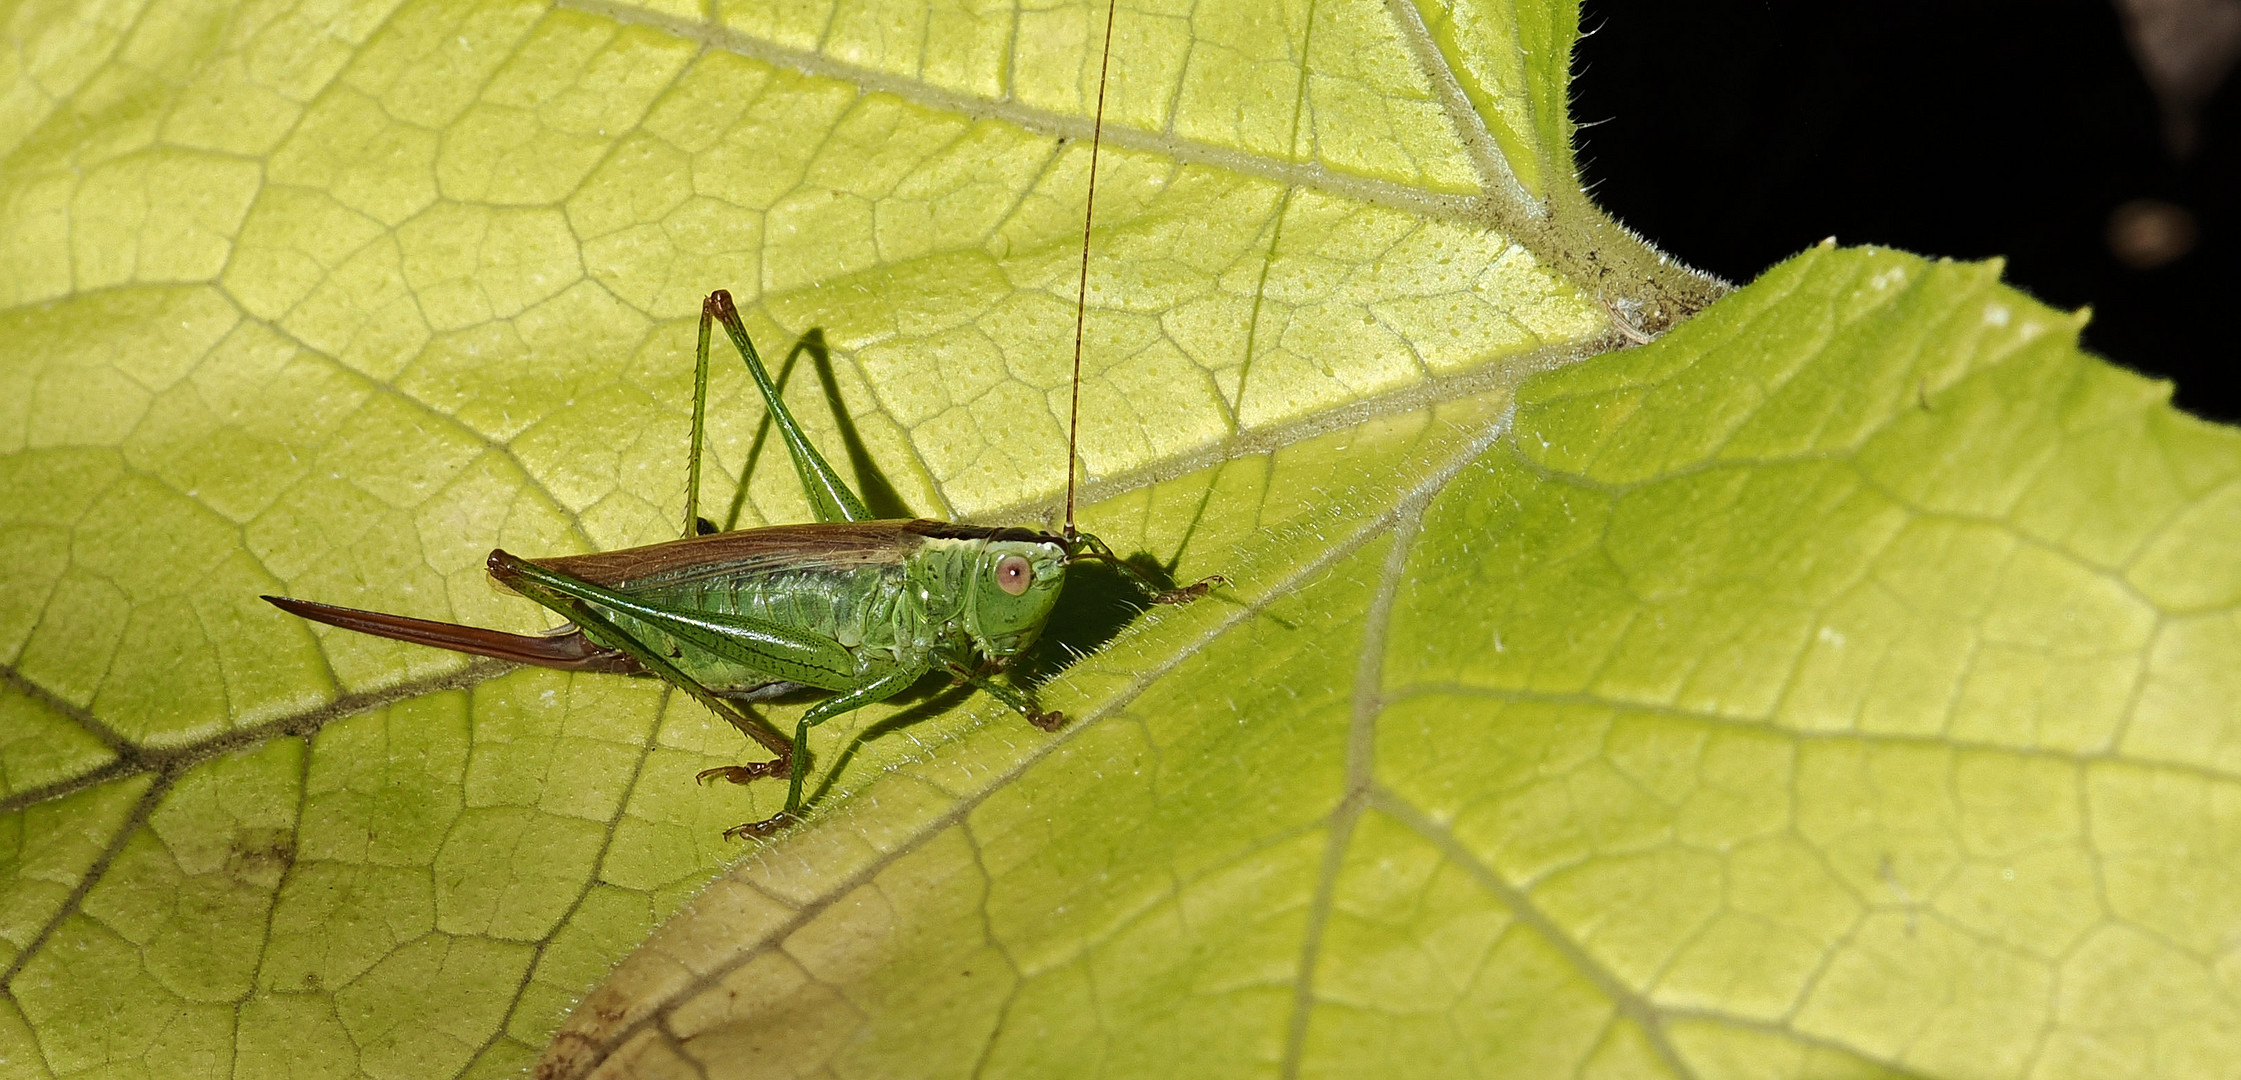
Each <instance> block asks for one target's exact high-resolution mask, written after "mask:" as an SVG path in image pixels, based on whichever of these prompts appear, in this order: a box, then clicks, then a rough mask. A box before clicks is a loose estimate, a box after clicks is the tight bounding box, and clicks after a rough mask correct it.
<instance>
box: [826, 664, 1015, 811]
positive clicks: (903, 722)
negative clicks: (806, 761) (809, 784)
mask: <svg viewBox="0 0 2241 1080" xmlns="http://www.w3.org/2000/svg"><path fill="white" fill-rule="evenodd" d="M930 687H931V688H936V689H933V690H929V689H928V688H930ZM972 695H973V688H972V687H970V686H952V685H950V684H949V683H948V682H947V680H945V679H944V678H942V677H941V676H938V675H929V676H927V677H926V678H924V679H920V680H919V681H918V685H916V686H913V687H911V688H910V689H908V690H905V691H903V692H902V693H901V694H899V695H897V696H896V698H895V699H890V700H898V699H900V700H907V699H911V698H917V699H918V700H917V701H916V703H915V704H913V705H911V706H910V707H909V708H907V709H904V710H902V711H900V712H897V713H895V714H894V715H892V716H889V717H888V718H886V719H885V720H881V721H880V722H878V723H876V724H872V725H870V726H869V727H866V728H864V729H863V730H862V731H859V732H857V733H856V734H855V735H854V736H853V737H851V738H850V739H849V740H848V743H847V745H845V746H843V747H841V749H840V753H839V754H838V755H836V756H834V758H833V763H832V765H831V766H830V767H828V768H826V769H825V770H824V773H825V776H824V779H822V780H819V781H818V782H817V786H816V787H815V788H814V789H812V790H811V791H810V793H809V797H808V798H807V799H805V800H803V802H802V805H804V806H815V805H817V804H818V803H821V802H823V801H825V795H826V793H827V792H830V791H831V790H832V788H833V784H835V783H836V782H838V781H839V780H840V776H841V774H842V773H844V772H847V771H848V765H849V763H850V762H852V761H854V760H856V755H857V754H859V753H861V752H863V749H864V747H865V746H867V745H869V744H870V743H872V742H873V741H875V740H878V739H883V738H886V737H887V736H889V735H892V734H894V733H895V732H898V731H901V730H903V729H904V728H907V727H910V726H911V725H913V724H917V723H920V722H921V721H925V720H929V719H932V718H934V717H936V716H940V715H941V714H943V713H945V712H948V711H949V710H951V709H954V708H956V707H957V706H959V705H961V704H963V703H964V701H965V699H966V698H969V697H971V696H972Z"/></svg>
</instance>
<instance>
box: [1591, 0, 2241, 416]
mask: <svg viewBox="0 0 2241 1080" xmlns="http://www.w3.org/2000/svg"><path fill="white" fill-rule="evenodd" d="M1581 27H1582V28H1583V30H1584V31H1586V36H1585V37H1584V39H1583V40H1582V41H1581V42H1580V45H1579V48H1578V51H1577V53H1576V56H1575V62H1574V70H1575V72H1576V73H1577V78H1576V79H1575V81H1574V83H1573V107H1572V115H1573V117H1574V118H1575V119H1576V120H1578V121H1579V123H1580V124H1581V127H1582V130H1581V132H1580V136H1581V148H1580V161H1581V166H1582V170H1583V172H1584V173H1585V174H1586V178H1587V180H1588V182H1589V185H1590V186H1589V190H1590V191H1591V192H1593V194H1594V196H1595V198H1596V200H1597V201H1598V202H1599V203H1600V204H1601V205H1602V206H1604V207H1605V208H1607V209H1608V210H1609V211H1610V212H1611V213H1612V214H1613V215H1615V216H1616V217H1617V218H1618V219H1619V220H1620V221H1622V222H1625V223H1626V224H1627V225H1628V226H1630V227H1632V228H1634V229H1635V230H1636V231H1638V232H1640V233H1642V234H1643V235H1644V236H1646V237H1648V238H1649V239H1650V240H1651V241H1652V242H1654V243H1656V244H1657V245H1658V246H1659V247H1661V248H1663V249H1664V250H1666V251H1667V252H1669V253H1671V254H1673V255H1674V256H1675V257H1677V258H1679V259H1681V260H1682V261H1683V262H1686V263H1688V264H1690V265H1692V266H1696V267H1699V268H1701V269H1704V270H1708V271H1710V272H1712V273H1715V274H1718V275H1720V276H1722V277H1725V278H1727V279H1729V280H1731V281H1734V282H1736V283H1738V284H1740V283H1743V282H1747V281H1749V280H1751V279H1752V278H1753V277H1756V276H1757V275H1758V273H1759V272H1760V271H1762V270H1764V269H1765V268H1766V267H1767V266H1769V265H1771V264H1773V263H1775V262H1777V261H1779V260H1781V259H1783V258H1784V257H1786V256H1789V255H1791V254H1794V253H1796V252H1797V251H1799V250H1800V249H1803V248H1805V247H1807V246H1809V245H1811V244H1814V243H1816V242H1818V241H1819V240H1820V239H1821V238H1822V237H1825V236H1831V235H1834V236H1835V237H1836V238H1837V240H1838V242H1840V243H1844V244H1879V245H1885V246H1889V247H1896V248H1904V249H1906V250H1909V251H1915V252H1920V253H1923V254H1926V255H1949V256H1953V257H1956V258H1966V259H1981V258H1985V257H1988V256H1992V255H2004V256H2006V257H2007V258H2008V260H2009V261H2008V268H2007V280H2008V282H2009V283H2010V284H2013V285H2015V286H2018V287H2020V288H2022V289H2024V290H2025V291H2027V292H2030V293H2031V294H2033V295H2035V296H2037V297H2038V298H2039V299H2041V300H2043V301H2045V302H2047V303H2048V304H2051V305H2054V306H2056V307H2061V308H2076V307H2080V306H2083V305H2087V304H2090V305H2092V307H2093V312H2094V314H2093V321H2092V323H2091V324H2089V325H2088V326H2087V327H2086V330H2085V341H2086V346H2087V347H2088V348H2090V349H2092V350H2093V351H2095V352H2097V353H2099V354H2101V355H2102V356H2104V357H2107V358H2109V359H2111V360H2114V361H2116V362H2117V363H2119V364H2122V365H2124V366H2126V367H2129V368H2133V369H2135V370H2138V371H2142V372H2146V373H2148V374H2151V375H2155V376H2158V377H2161V378H2165V379H2169V380H2172V381H2173V382H2175V383H2176V384H2177V390H2176V392H2175V394H2174V399H2175V401H2176V402H2177V404H2178V405H2179V406H2180V407H2181V408H2184V409H2186V410H2187V411H2189V412H2192V413H2194V414H2196V415H2198V416H2204V417H2210V418H2214V419H2219V420H2225V421H2229V422H2230V421H2241V392H2237V391H2236V389H2235V386H2234V384H2235V383H2236V382H2241V379H2237V378H2236V377H2235V373H2236V368H2237V367H2241V296H2237V295H2236V294H2237V291H2241V244H2237V237H2236V230H2237V224H2241V223H2237V222H2236V207H2235V204H2236V201H2237V198H2241V137H2237V136H2241V131H2237V128H2241V100H2237V97H2241V77H2236V75H2235V74H2234V73H2232V72H2229V73H2228V74H2227V76H2226V78H2225V80H2224V82H2223V84H2222V85H2220V87H2219V88H2218V90H2217V92H2216V96H2215V97H2214V98H2213V99H2212V100H2211V101H2210V104H2209V106H2208V107H2207V109H2206V110H2205V111H2204V113H2203V114H2202V116H2201V124H2200V127H2199V129H2198V130H2199V138H2198V139H2197V143H2196V148H2195V150H2194V152H2193V153H2192V154H2191V155H2189V156H2186V157H2184V158H2183V159H2182V158H2179V157H2177V156H2175V155H2174V154H2173V153H2172V152H2171V151H2170V150H2169V149H2168V148H2167V147H2166V142H2165V138H2164V128H2163V121H2162V114H2161V113H2160V112H2159V109H2158V106H2157V101H2156V99H2155V97H2154V96H2153V94H2152V93H2151V92H2150V90H2149V88H2148V84H2147V82H2146V80H2145V77H2144V76H2143V75H2142V74H2141V72H2140V69H2139V67H2138V66H2137V65H2136V63H2135V62H2134V59H2133V57H2132V54H2131V53H2130V52H2129V51H2128V48H2127V45H2126V42H2125V38H2124V35H2123V32H2122V28H2121V26H2120V24H2119V22H2118V15H2117V13H2116V12H2115V10H2114V9H2113V8H2112V7H2111V6H2110V5H2109V4H2108V3H2107V2H2105V0H2104V2H2099V3H2093V2H2085V0H2046V2H2034V3H2021V2H1998V3H1992V2H1983V0H1941V2H1920V0H1892V2H1887V3H1876V4H1849V3H1829V2H1826V0H1823V2H1819V3H1814V2H1810V0H1795V2H1793V0H1708V2H1691V3H1687V4H1676V3H1672V2H1670V0H1667V2H1663V3H1658V2H1648V0H1627V2H1612V0H1588V2H1587V3H1586V4H1585V6H1584V10H1583V11H1582V12H1581ZM2142 198H2152V199H2158V200H2164V201H2166V202H2168V203H2172V204H2176V205H2178V206H2180V207H2184V208H2185V209H2186V210H2188V211H2190V212H2191V213H2192V215H2193V217H2194V220H2195V221H2196V223H2197V224H2198V226H2199V228H2198V231H2197V240H2196V241H2195V243H2194V246H2193V247H2192V249H2191V250H2190V251H2189V253H2188V254H2186V255H2184V256H2183V257H2180V258H2178V259H2177V260H2175V261H2172V262H2170V263H2168V264H2166V265H2163V266H2161V267H2158V268H2155V269H2151V270H2139V269H2133V268H2131V267H2128V266H2126V265H2125V264H2124V263H2122V262H2120V261H2119V260H2118V259H2117V257H2116V256H2115V255H2114V254H2112V252H2111V249H2110V246H2109V243H2108V240H2107V231H2108V224H2109V219H2110V213H2111V211H2112V210H2114V209H2115V208H2116V207H2117V206H2119V205H2120V204H2123V203H2125V202H2127V201H2129V200H2135V199H2142Z"/></svg>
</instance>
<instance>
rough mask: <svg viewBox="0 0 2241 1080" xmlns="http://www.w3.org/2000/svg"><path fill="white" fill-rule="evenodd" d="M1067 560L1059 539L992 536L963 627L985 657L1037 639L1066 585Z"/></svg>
mask: <svg viewBox="0 0 2241 1080" xmlns="http://www.w3.org/2000/svg"><path fill="white" fill-rule="evenodd" d="M1066 560H1067V554H1066V545H1065V544H1063V543H1060V542H1059V540H1058V538H1057V537H1049V538H1044V539H1011V538H1001V539H990V540H988V541H987V542H985V543H984V544H983V545H982V546H981V551H980V558H979V559H978V560H977V561H976V565H975V566H974V569H973V581H972V603H971V604H970V605H969V606H968V607H967V615H966V620H965V626H966V630H967V632H968V633H970V634H971V635H972V637H973V644H974V646H975V647H977V648H979V649H980V651H981V653H982V655H985V656H987V657H988V658H989V659H991V660H1001V659H1004V658H1006V657H1010V656H1016V655H1018V654H1019V653H1020V652H1021V651H1022V650H1024V649H1026V648H1027V647H1028V646H1029V645H1033V644H1034V643H1035V638H1036V636H1037V635H1039V634H1041V633H1042V632H1043V624H1044V623H1045V622H1048V621H1050V612H1051V608H1052V607H1054V606H1056V605H1057V603H1058V590H1059V587H1060V586H1062V585H1064V584H1066Z"/></svg>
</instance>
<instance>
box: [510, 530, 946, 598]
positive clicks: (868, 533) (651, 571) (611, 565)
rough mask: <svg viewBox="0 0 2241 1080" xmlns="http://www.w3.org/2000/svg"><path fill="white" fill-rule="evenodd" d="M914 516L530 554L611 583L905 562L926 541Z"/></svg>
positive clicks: (623, 585) (621, 585)
mask: <svg viewBox="0 0 2241 1080" xmlns="http://www.w3.org/2000/svg"><path fill="white" fill-rule="evenodd" d="M917 524H919V523H918V522H913V521H901V520H896V521H829V522H811V523H805V524H801V525H771V526H766V527H764V528H760V529H740V530H738V531H736V532H726V533H713V534H711V535H708V536H688V537H686V538H684V539H682V540H670V541H666V542H663V543H659V544H648V545H646V546H645V547H634V548H624V549H622V550H620V551H601V552H597V553H594V554H590V555H562V556H558V557H555V558H549V559H531V560H529V561H531V562H534V563H536V564H537V565H539V566H542V567H544V568H545V569H547V570H553V571H557V572H559V573H563V574H566V575H568V576H569V577H572V578H576V579H578V580H580V581H588V582H591V583H592V584H594V585H600V586H604V587H606V588H609V589H619V590H629V589H638V588H644V587H647V586H652V585H674V584H678V583H682V582H689V581H701V580H705V579H708V578H713V577H723V576H726V575H730V574H752V573H757V572H764V571H770V570H778V569H783V568H785V567H789V566H800V565H804V564H812V563H813V564H818V565H823V566H850V565H865V564H873V563H894V562H901V561H902V560H904V559H906V558H908V557H909V556H910V553H911V552H913V551H916V550H917V549H918V546H919V545H920V544H922V543H924V538H925V536H926V535H927V534H926V533H923V532H919V531H916V530H914V529H913V528H912V526H914V525H917Z"/></svg>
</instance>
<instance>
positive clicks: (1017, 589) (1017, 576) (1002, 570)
mask: <svg viewBox="0 0 2241 1080" xmlns="http://www.w3.org/2000/svg"><path fill="white" fill-rule="evenodd" d="M1034 581H1035V567H1034V564H1032V563H1029V562H1028V561H1027V560H1026V559H1024V558H1022V557H1020V556H1018V555H1006V556H1004V557H1003V558H1002V559H1001V560H998V562H997V563H996V587H997V588H1000V589H1002V590H1004V591H1005V592H1008V593H1010V594H1012V595H1013V596H1018V595H1019V594H1021V593H1023V592H1026V591H1027V586H1029V585H1031V584H1033V583H1034Z"/></svg>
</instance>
